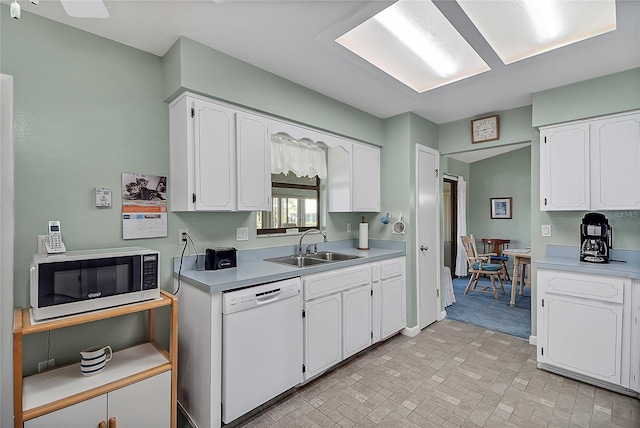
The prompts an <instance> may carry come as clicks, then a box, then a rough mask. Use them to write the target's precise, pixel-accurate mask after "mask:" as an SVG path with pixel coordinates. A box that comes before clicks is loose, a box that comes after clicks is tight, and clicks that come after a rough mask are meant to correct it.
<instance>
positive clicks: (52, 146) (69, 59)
mask: <svg viewBox="0 0 640 428" xmlns="http://www.w3.org/2000/svg"><path fill="white" fill-rule="evenodd" d="M0 24H1V25H0V36H1V37H0V71H1V72H2V73H5V74H9V75H12V76H14V85H15V86H14V116H15V121H14V154H15V194H16V200H15V219H16V221H15V243H14V252H15V259H14V304H15V306H28V304H29V297H28V291H29V275H28V271H29V263H30V261H31V258H32V256H33V254H34V253H36V252H37V242H36V236H37V235H38V234H46V227H47V221H48V220H51V219H57V220H60V221H61V223H62V231H63V239H64V241H65V244H66V246H67V248H68V249H69V250H79V249H88V248H110V247H122V246H135V245H139V246H145V247H150V248H153V249H157V250H159V251H160V252H161V283H162V284H161V285H162V287H163V288H164V289H172V288H173V283H172V268H171V259H172V258H173V257H175V256H179V255H180V251H181V246H180V245H178V244H177V241H178V229H182V228H187V229H189V230H190V234H191V236H192V237H193V240H194V241H195V244H196V246H197V247H198V250H199V251H200V252H202V251H204V249H205V248H207V247H211V246H224V245H233V246H235V247H237V248H258V247H268V246H275V245H288V244H293V243H294V242H297V238H296V237H278V238H257V237H256V233H255V215H254V214H252V213H169V214H168V224H169V231H168V236H167V237H166V238H154V239H140V240H127V241H125V240H123V239H122V225H121V219H120V215H121V213H120V208H121V194H120V187H121V183H120V182H121V174H122V173H123V172H134V173H144V174H153V175H167V176H168V174H169V146H168V144H169V141H168V138H169V129H168V104H167V102H166V101H167V87H171V86H175V85H176V84H177V83H176V82H180V80H178V79H180V77H176V74H178V75H179V74H180V72H178V71H177V70H178V69H179V68H180V67H183V68H186V66H184V65H182V64H178V65H177V66H176V62H175V61H176V58H180V55H181V50H182V49H177V47H174V48H173V49H172V50H171V51H170V52H169V53H168V54H167V56H165V57H164V58H159V57H157V56H154V55H151V54H148V53H145V52H142V51H139V50H136V49H133V48H131V47H127V46H124V45H121V44H119V43H115V42H113V41H110V40H107V39H104V38H101V37H98V36H95V35H92V34H89V33H86V32H84V31H81V30H78V29H75V28H72V27H68V26H65V25H62V24H59V23H56V22H54V21H51V20H47V19H44V18H41V17H39V16H37V15H32V14H29V13H27V12H23V16H22V18H21V19H20V20H19V21H18V20H14V19H11V18H10V17H9V13H8V6H7V5H5V4H2V5H0ZM186 44H187V45H189V46H190V47H191V49H192V50H193V49H194V48H193V46H192V45H193V43H186ZM178 47H181V48H182V46H178ZM208 53H209V54H210V55H209V56H207V55H205V54H206V52H202V51H201V50H198V54H199V55H200V57H202V58H201V59H202V64H200V67H199V68H200V70H199V72H200V74H199V77H200V78H202V79H204V78H205V77H206V75H207V70H206V67H207V66H211V64H212V63H215V61H216V58H217V55H216V54H215V51H213V50H209V52H208ZM192 55H193V52H192ZM227 58H228V57H227ZM195 60H196V59H195V58H194V57H191V58H190V62H188V64H193V63H194V62H195ZM221 60H223V59H221ZM242 64H244V63H241V62H238V61H237V60H236V62H234V67H235V68H234V69H233V70H227V73H226V74H224V73H223V74H220V75H217V76H216V78H215V79H213V78H212V77H211V76H210V77H209V79H210V80H211V81H214V80H215V82H216V83H215V84H216V85H218V86H217V88H219V89H220V88H223V89H224V88H226V89H225V90H227V89H228V88H239V87H244V86H245V84H246V83H247V82H245V81H244V79H247V78H248V76H253V78H254V79H255V80H256V81H258V82H253V83H252V84H251V85H250V86H248V87H247V88H248V89H247V88H245V90H244V91H239V94H240V95H239V96H238V97H237V98H233V97H232V96H230V95H229V93H227V92H224V91H223V92H221V93H213V94H210V95H212V96H215V97H216V98H232V99H231V100H230V101H232V102H236V103H238V104H242V105H249V106H252V104H254V102H253V101H252V100H255V104H256V106H257V108H259V109H261V110H265V111H268V110H269V108H268V107H269V106H268V105H267V103H272V104H273V106H274V108H273V111H275V112H276V113H278V114H280V115H285V114H287V113H288V112H291V113H292V114H293V113H294V112H297V111H299V112H301V113H300V115H298V116H297V117H296V119H297V120H300V121H305V120H306V122H308V123H310V124H314V125H316V126H322V127H327V128H330V127H331V126H336V128H337V130H338V131H339V132H341V133H344V134H347V135H349V136H352V137H354V138H360V139H363V140H368V141H370V142H373V143H377V144H379V145H382V142H383V141H384V137H383V130H382V121H381V120H380V119H378V118H375V117H373V116H370V115H368V114H366V113H363V112H360V111H358V110H355V109H353V108H351V107H347V106H344V105H342V104H341V103H339V102H337V101H332V100H329V99H328V98H326V97H324V96H321V95H318V94H315V93H313V92H312V91H309V90H307V89H304V88H301V87H300V86H299V85H296V84H294V83H291V82H289V83H288V84H287V81H286V80H284V79H280V80H279V81H277V82H275V81H276V80H278V79H276V78H275V77H274V76H273V75H272V74H271V73H267V72H265V71H262V70H260V69H257V68H255V67H252V66H249V65H248V64H244V67H246V68H247V69H248V71H246V72H244V73H243V72H242V67H243V65H242ZM176 67H178V68H176ZM195 80H196V76H189V78H188V79H187V81H188V82H194V81H195ZM259 82H262V83H264V84H265V86H264V87H261V85H259ZM200 83H202V82H200ZM189 84H190V85H191V86H197V85H196V83H189ZM201 89H206V88H201ZM220 90H222V89H220ZM276 90H277V92H276ZM199 92H203V90H200V91H199ZM289 92H290V93H289ZM275 94H280V95H281V96H282V98H283V100H280V101H277V100H274V99H273V98H274V95H275ZM222 95H224V96H225V97H223V96H222ZM252 97H254V98H252ZM287 103H290V104H289V105H287ZM285 105H287V108H285V107H284V106H285ZM313 118H316V119H315V120H312V119H313ZM52 164H53V165H54V167H55V172H52V171H51V166H52ZM168 178H169V180H170V179H171V177H168ZM95 186H108V187H111V189H112V190H113V207H112V208H110V209H97V208H95V206H94V188H95ZM325 221H326V224H327V233H328V236H329V239H330V240H341V239H350V238H356V237H357V228H356V227H354V228H353V230H354V231H353V232H349V233H347V232H346V224H347V223H351V224H352V225H354V226H355V224H356V223H358V222H359V214H357V213H345V214H330V215H329V216H328V218H327V219H326V220H325ZM240 226H248V227H249V228H250V233H249V235H250V236H249V240H248V241H243V242H235V229H236V227H240ZM189 251H191V249H189ZM145 322H146V321H145V319H144V317H135V316H134V317H124V318H119V319H117V320H110V321H107V322H103V323H95V324H91V325H87V326H81V327H74V328H73V329H63V330H58V331H55V332H53V333H52V335H51V355H52V356H53V357H54V358H56V364H64V363H66V362H71V361H76V360H77V355H75V350H77V349H82V348H83V347H88V346H92V345H95V344H99V343H105V344H110V345H112V347H114V349H118V348H121V347H123V346H126V345H128V344H130V343H131V342H137V341H142V340H144V328H145ZM46 342H47V340H46V336H45V337H43V335H32V336H29V338H27V339H26V340H25V348H24V355H25V361H24V363H25V373H33V372H34V371H35V370H36V364H37V362H38V361H43V360H45V359H46ZM67 349H71V350H72V351H71V352H70V351H67Z"/></svg>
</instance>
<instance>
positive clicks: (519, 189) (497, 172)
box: [467, 147, 531, 251]
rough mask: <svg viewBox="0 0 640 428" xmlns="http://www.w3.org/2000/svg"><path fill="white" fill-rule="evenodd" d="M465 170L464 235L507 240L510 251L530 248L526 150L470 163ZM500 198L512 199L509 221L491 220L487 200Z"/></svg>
mask: <svg viewBox="0 0 640 428" xmlns="http://www.w3.org/2000/svg"><path fill="white" fill-rule="evenodd" d="M469 169H470V173H469V186H468V189H467V190H468V196H469V203H468V205H467V212H468V223H467V230H468V232H469V233H472V234H473V235H474V236H475V238H476V239H477V240H480V239H481V238H503V239H510V240H511V243H510V245H509V246H510V247H511V248H524V247H527V246H529V245H531V151H530V148H529V147H525V148H522V149H519V150H514V151H512V152H508V153H504V154H502V155H499V156H494V157H491V158H488V159H484V160H481V161H477V162H473V163H472V164H470V167H469ZM501 197H511V198H513V205H512V218H511V219H491V215H490V205H489V201H490V199H491V198H501ZM481 248H482V247H481V246H480V247H479V249H481ZM487 251H489V250H487Z"/></svg>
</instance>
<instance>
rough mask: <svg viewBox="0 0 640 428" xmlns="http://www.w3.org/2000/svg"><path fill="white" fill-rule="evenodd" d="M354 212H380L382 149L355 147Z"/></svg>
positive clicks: (362, 145) (364, 146)
mask: <svg viewBox="0 0 640 428" xmlns="http://www.w3.org/2000/svg"><path fill="white" fill-rule="evenodd" d="M352 156H353V161H352V163H353V211H356V212H379V211H380V149H379V148H378V147H374V146H367V145H364V144H355V143H354V145H353V153H352Z"/></svg>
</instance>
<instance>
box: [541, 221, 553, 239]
mask: <svg viewBox="0 0 640 428" xmlns="http://www.w3.org/2000/svg"><path fill="white" fill-rule="evenodd" d="M542 236H551V225H550V224H543V225H542Z"/></svg>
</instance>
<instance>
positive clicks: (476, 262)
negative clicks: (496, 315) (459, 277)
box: [460, 235, 506, 300]
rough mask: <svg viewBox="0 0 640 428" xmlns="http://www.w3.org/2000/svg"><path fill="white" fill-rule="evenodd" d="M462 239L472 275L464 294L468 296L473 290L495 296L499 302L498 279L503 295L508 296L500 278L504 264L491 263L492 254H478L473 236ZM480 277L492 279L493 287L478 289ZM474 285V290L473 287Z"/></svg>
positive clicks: (462, 237)
mask: <svg viewBox="0 0 640 428" xmlns="http://www.w3.org/2000/svg"><path fill="white" fill-rule="evenodd" d="M460 239H461V240H462V246H463V247H464V251H465V255H466V256H467V264H468V266H469V272H470V273H471V277H470V278H469V283H468V284H467V287H466V288H465V289H464V294H468V293H469V291H470V290H473V291H477V292H479V293H487V294H493V297H494V298H495V299H496V300H499V298H498V288H497V287H496V283H495V280H496V279H497V280H498V284H500V290H501V291H502V294H506V293H505V291H504V285H503V284H502V279H501V278H500V274H501V273H502V270H503V267H502V264H500V263H491V262H490V260H491V254H478V250H477V249H476V240H475V238H474V237H473V235H469V236H461V237H460ZM480 275H487V276H488V277H489V278H490V279H491V287H489V286H484V287H482V288H478V280H479V279H480ZM472 285H473V288H472V287H471V286H472ZM490 289H491V290H490Z"/></svg>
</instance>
